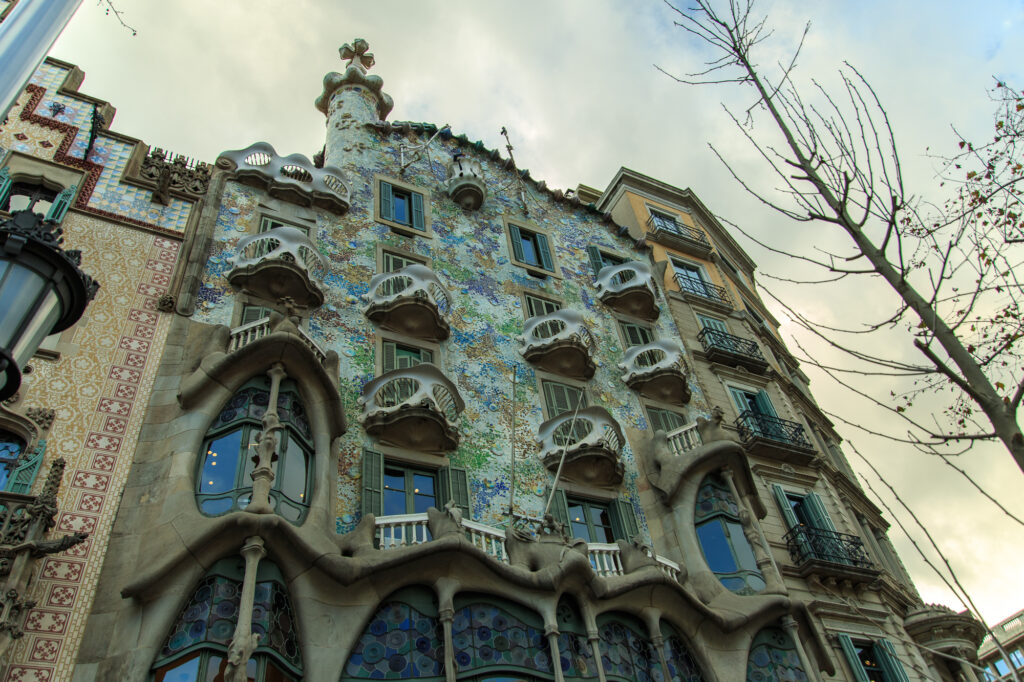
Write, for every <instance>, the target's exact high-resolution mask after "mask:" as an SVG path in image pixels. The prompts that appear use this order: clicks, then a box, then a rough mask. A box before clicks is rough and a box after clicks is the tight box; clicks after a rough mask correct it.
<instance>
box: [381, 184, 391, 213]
mask: <svg viewBox="0 0 1024 682" xmlns="http://www.w3.org/2000/svg"><path fill="white" fill-rule="evenodd" d="M393 201H394V199H393V197H392V196H391V183H390V182H384V181H383V180H381V181H380V218H381V220H394V207H393V204H392V202H393Z"/></svg>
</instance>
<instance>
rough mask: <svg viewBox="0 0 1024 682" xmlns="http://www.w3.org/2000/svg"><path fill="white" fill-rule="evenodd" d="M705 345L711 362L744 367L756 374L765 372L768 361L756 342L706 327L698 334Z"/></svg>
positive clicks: (705, 353)
mask: <svg viewBox="0 0 1024 682" xmlns="http://www.w3.org/2000/svg"><path fill="white" fill-rule="evenodd" d="M697 340H698V341H700V343H701V345H702V346H704V355H705V356H706V357H707V359H708V360H709V361H711V362H717V363H719V364H722V365H726V366H728V367H743V368H745V369H747V370H749V371H751V372H753V373H754V374H764V373H765V371H766V370H767V369H768V362H767V361H766V360H765V359H764V355H762V354H761V349H760V347H758V345H757V344H756V343H754V342H753V341H751V340H749V339H744V338H742V337H740V336H735V335H734V334H729V333H728V332H723V331H720V330H718V329H712V328H710V327H705V328H704V329H702V330H701V332H700V334H698V335H697Z"/></svg>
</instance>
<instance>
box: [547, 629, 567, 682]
mask: <svg viewBox="0 0 1024 682" xmlns="http://www.w3.org/2000/svg"><path fill="white" fill-rule="evenodd" d="M544 635H545V636H546V637H547V638H548V651H549V652H550V654H551V667H552V668H553V669H554V671H555V682H565V675H563V674H562V657H561V656H559V654H558V628H556V627H554V626H551V625H545V626H544Z"/></svg>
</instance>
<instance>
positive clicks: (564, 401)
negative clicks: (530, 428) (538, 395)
mask: <svg viewBox="0 0 1024 682" xmlns="http://www.w3.org/2000/svg"><path fill="white" fill-rule="evenodd" d="M565 388H566V387H565V386H563V385H561V384H556V383H554V382H551V381H545V382H544V401H545V403H547V407H548V414H549V415H551V418H554V417H557V416H558V415H560V414H562V413H563V412H568V411H569V410H570V409H571V408H570V407H569V396H567V395H566V390H565Z"/></svg>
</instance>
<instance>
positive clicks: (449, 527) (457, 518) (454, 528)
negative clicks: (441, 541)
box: [427, 500, 462, 540]
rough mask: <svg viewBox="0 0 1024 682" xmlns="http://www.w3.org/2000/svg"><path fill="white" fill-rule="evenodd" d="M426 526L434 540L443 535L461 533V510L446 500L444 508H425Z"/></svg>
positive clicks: (452, 501)
mask: <svg viewBox="0 0 1024 682" xmlns="http://www.w3.org/2000/svg"><path fill="white" fill-rule="evenodd" d="M427 528H428V529H429V530H430V536H431V537H432V538H434V539H435V540H436V539H437V538H440V537H443V536H445V535H462V511H461V510H460V509H459V508H458V507H456V506H455V501H454V500H448V502H447V504H445V505H444V509H438V508H436V507H428V508H427Z"/></svg>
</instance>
